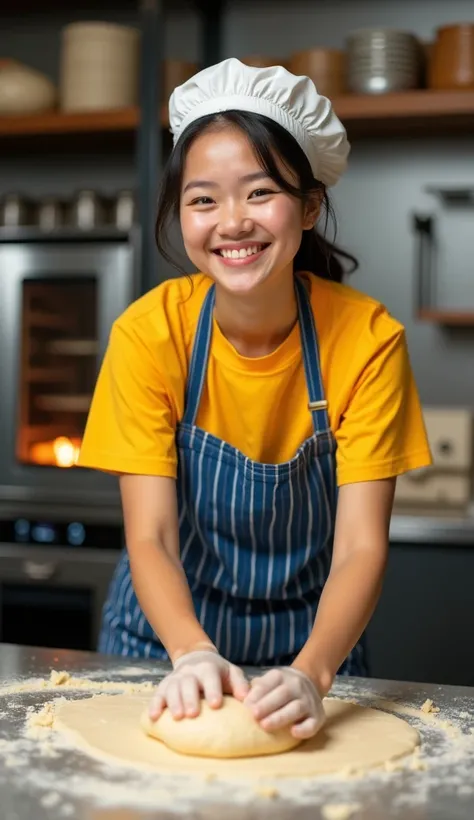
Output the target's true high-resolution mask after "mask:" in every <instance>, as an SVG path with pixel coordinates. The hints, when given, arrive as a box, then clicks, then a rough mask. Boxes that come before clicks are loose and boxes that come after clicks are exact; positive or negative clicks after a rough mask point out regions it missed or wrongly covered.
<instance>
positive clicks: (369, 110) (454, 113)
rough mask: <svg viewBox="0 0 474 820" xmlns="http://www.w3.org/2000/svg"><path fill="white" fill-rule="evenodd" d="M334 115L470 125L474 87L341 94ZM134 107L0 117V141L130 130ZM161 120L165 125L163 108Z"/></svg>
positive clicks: (378, 126) (368, 126)
mask: <svg viewBox="0 0 474 820" xmlns="http://www.w3.org/2000/svg"><path fill="white" fill-rule="evenodd" d="M334 108H335V111H336V113H337V114H338V116H339V117H340V118H341V120H342V121H343V122H344V124H345V125H346V126H347V129H348V131H349V134H350V136H352V137H354V136H356V137H357V136H358V137H362V136H366V137H370V136H377V135H380V134H384V135H386V136H391V135H393V136H397V135H400V134H401V135H403V134H406V135H408V136H409V135H410V134H413V133H414V132H418V133H423V134H425V135H429V134H430V132H432V133H433V134H434V136H439V135H440V131H442V132H448V133H451V132H453V131H456V132H460V131H461V132H463V131H464V132H466V133H471V134H472V132H473V130H474V91H426V90H420V91H407V92H404V93H397V94H380V95H356V94H354V95H349V94H348V95H346V96H343V97H337V98H336V99H335V100H334ZM139 118H140V112H139V109H138V108H125V109H122V110H117V111H102V112H95V111H94V112H90V113H89V112H87V113H82V114H66V113H64V114H63V113H61V112H59V111H52V112H49V113H46V114H37V115H28V116H15V117H6V116H3V117H0V141H2V142H3V141H5V140H11V139H12V138H17V137H23V138H27V137H32V136H35V137H41V136H43V137H45V136H48V135H50V136H51V135H56V136H59V137H64V139H66V138H67V137H68V136H70V137H72V136H74V135H76V136H77V135H79V136H80V135H85V134H90V135H94V134H95V135H99V134H110V133H124V134H127V133H128V134H133V133H134V132H135V131H136V129H137V126H138V123H139ZM161 122H162V125H163V127H164V128H167V127H168V116H167V110H166V107H164V108H163V110H162V112H161Z"/></svg>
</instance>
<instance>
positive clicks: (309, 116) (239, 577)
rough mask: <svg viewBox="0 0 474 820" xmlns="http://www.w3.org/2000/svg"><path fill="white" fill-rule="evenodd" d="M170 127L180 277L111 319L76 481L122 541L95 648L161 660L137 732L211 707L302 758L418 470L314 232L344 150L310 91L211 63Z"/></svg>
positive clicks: (361, 324)
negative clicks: (239, 713) (403, 494)
mask: <svg viewBox="0 0 474 820" xmlns="http://www.w3.org/2000/svg"><path fill="white" fill-rule="evenodd" d="M170 117H171V120H170V121H171V129H172V131H173V134H174V139H175V145H174V149H173V152H172V154H171V157H170V159H169V162H168V165H167V167H166V169H165V172H164V176H163V180H162V187H161V195H160V201H159V208H158V220H157V240H158V247H159V249H160V251H161V252H162V253H163V255H164V256H167V257H168V258H170V256H169V251H168V245H167V237H168V230H169V227H170V223H171V222H172V221H173V219H174V218H178V219H179V222H180V227H181V232H182V237H183V240H184V245H185V248H186V252H187V254H188V256H189V259H190V260H191V262H192V263H193V264H194V265H195V267H196V269H197V270H198V271H200V273H197V274H196V275H194V276H192V277H185V276H183V277H180V278H176V279H172V280H170V281H166V282H164V283H162V284H161V285H160V286H159V287H157V288H156V289H154V290H153V291H151V292H150V293H147V294H146V295H145V296H143V297H142V298H141V299H139V300H138V301H137V302H135V303H134V304H132V305H131V306H130V307H129V308H128V309H127V310H126V311H125V313H124V314H123V315H122V316H121V317H120V318H119V319H118V321H117V322H116V323H115V324H114V327H113V329H112V332H111V336H110V343H109V347H108V350H107V354H106V356H105V359H104V362H103V365H102V369H101V373H100V376H99V380H98V383H97V388H96V391H95V396H94V400H93V403H92V409H91V412H90V416H89V420H88V424H87V430H86V434H85V439H84V443H83V447H82V453H81V460H80V464H81V465H82V466H87V467H93V468H97V469H102V470H107V471H111V472H114V473H118V474H119V475H120V488H121V495H122V501H123V511H124V520H125V531H126V540H127V551H126V553H125V554H124V555H123V557H122V559H121V560H120V562H119V565H118V568H117V571H116V573H115V577H114V580H113V582H112V585H111V589H110V594H109V598H108V601H107V603H106V606H105V611H104V620H103V630H102V635H101V639H100V650H101V651H104V652H109V653H116V654H121V655H131V656H134V657H140V656H144V657H152V658H160V659H166V658H170V659H171V662H172V665H173V671H171V672H170V674H169V675H168V676H167V677H166V678H165V679H164V680H163V681H162V682H161V683H160V685H159V686H158V688H157V692H156V696H155V698H154V700H153V703H152V706H151V714H152V716H153V717H155V718H156V717H158V715H159V714H160V713H161V711H162V709H163V708H164V707H165V705H167V706H168V707H169V708H170V710H171V711H172V713H173V715H174V717H175V718H177V719H178V718H181V717H184V716H189V717H192V716H195V715H197V714H198V713H199V708H200V698H201V697H202V696H204V697H205V698H206V699H207V700H208V702H209V703H210V704H211V705H212V706H215V707H219V706H220V705H221V703H222V694H223V692H229V693H231V694H233V695H234V696H235V697H237V698H240V699H241V700H244V701H245V702H246V703H247V704H248V705H249V708H251V709H252V711H253V714H254V716H255V718H256V719H257V720H258V721H259V722H260V724H261V726H262V727H263V728H264V729H267V730H269V731H271V730H274V729H277V728H279V727H281V726H291V731H292V733H293V734H294V735H295V736H296V737H309V736H311V735H313V734H314V733H315V732H316V731H317V730H318V728H319V727H320V726H321V725H322V722H323V720H324V712H323V709H322V704H321V699H322V697H323V696H324V695H325V694H326V693H327V692H328V690H329V689H330V687H331V683H332V681H333V678H334V676H335V675H336V673H337V672H338V671H339V672H341V673H343V674H350V675H360V674H364V672H365V670H366V667H365V662H364V652H363V644H362V642H361V636H362V635H363V632H364V629H365V627H366V625H367V623H368V621H369V619H370V617H371V615H372V613H373V611H374V608H375V605H376V602H377V599H378V597H379V593H380V590H381V586H382V579H383V575H384V569H385V564H386V559H387V547H388V529H389V520H390V515H391V509H392V502H393V494H394V488H395V480H396V476H397V475H398V474H399V473H402V472H403V471H406V470H411V469H414V468H418V467H422V466H425V465H428V464H429V463H430V454H429V449H428V445H427V440H426V435H425V430H424V426H423V420H422V414H421V410H420V404H419V399H418V396H417V391H416V387H415V384H414V381H413V377H412V373H411V369H410V364H409V358H408V354H407V348H406V343H405V335H404V330H403V327H402V326H401V325H400V324H399V323H398V322H397V321H396V320H395V319H393V318H392V317H391V316H390V315H389V314H388V312H387V310H386V309H385V308H384V307H383V306H382V305H381V304H379V303H378V302H376V301H374V300H373V299H371V298H369V297H368V296H365V295H363V294H361V293H358V292H357V291H356V290H353V289H352V288H350V287H348V286H346V285H343V284H341V279H342V276H343V266H342V263H341V258H342V259H344V258H345V259H349V260H350V259H352V257H349V256H348V255H347V254H343V253H342V252H341V251H339V250H337V249H336V248H335V247H334V246H333V245H331V244H330V243H329V242H328V241H326V240H325V239H324V238H322V237H321V236H320V235H319V234H318V233H317V232H316V229H315V226H316V223H317V222H318V220H320V216H321V212H322V211H324V210H326V213H327V208H328V199H327V193H326V190H327V187H328V186H331V185H333V184H335V183H336V182H337V180H338V179H339V177H340V176H341V174H342V173H343V171H344V170H345V167H346V161H347V156H348V152H349V145H348V142H347V139H346V134H345V131H344V128H343V126H342V125H341V123H340V122H339V120H338V119H337V117H336V116H335V114H334V112H333V111H332V108H331V105H330V103H329V101H328V100H327V99H325V98H324V97H321V96H320V95H319V94H318V93H317V91H316V89H315V87H314V85H313V84H312V82H311V81H310V80H309V79H308V78H306V77H295V76H293V75H292V74H290V73H289V72H287V71H286V70H285V69H283V68H281V67H273V68H265V69H256V68H250V67H247V66H245V65H242V64H241V63H240V62H239V61H238V60H235V59H230V60H226V61H224V62H223V63H221V64H219V65H217V66H214V67H212V68H209V69H206V70H204V71H202V72H200V73H199V74H197V75H196V76H195V77H194V78H192V79H191V80H190V81H188V82H187V83H185V84H184V85H183V86H181V87H179V88H178V89H176V91H175V92H174V94H173V96H172V98H171V101H170ZM353 261H354V260H353ZM241 664H249V665H250V664H251V665H255V666H259V667H263V666H273V667H275V668H273V669H271V670H270V671H268V672H265V673H262V674H261V675H259V676H257V677H256V678H254V680H253V682H252V686H251V687H250V685H249V683H248V681H247V678H246V676H245V675H244V672H243V671H242V670H241V669H240V665H241Z"/></svg>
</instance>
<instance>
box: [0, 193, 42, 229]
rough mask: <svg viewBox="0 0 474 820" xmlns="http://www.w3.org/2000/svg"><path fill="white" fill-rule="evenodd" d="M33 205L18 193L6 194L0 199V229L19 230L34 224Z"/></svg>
mask: <svg viewBox="0 0 474 820" xmlns="http://www.w3.org/2000/svg"><path fill="white" fill-rule="evenodd" d="M34 221H35V220H34V204H33V202H32V201H31V200H29V199H27V198H26V197H24V196H22V194H19V193H13V192H12V193H7V194H5V195H4V196H3V197H1V199H0V227H2V228H19V227H21V226H24V225H33V224H34Z"/></svg>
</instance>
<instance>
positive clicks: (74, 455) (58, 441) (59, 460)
mask: <svg viewBox="0 0 474 820" xmlns="http://www.w3.org/2000/svg"><path fill="white" fill-rule="evenodd" d="M53 453H54V458H55V460H56V464H57V466H58V467H73V466H74V465H75V464H77V460H78V458H79V447H77V445H75V444H73V442H72V441H71V439H69V438H66V436H59V437H58V438H55V439H54V441H53Z"/></svg>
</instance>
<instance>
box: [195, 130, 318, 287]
mask: <svg viewBox="0 0 474 820" xmlns="http://www.w3.org/2000/svg"><path fill="white" fill-rule="evenodd" d="M281 170H282V173H283V174H284V176H285V177H286V178H287V179H288V180H289V181H290V182H291V183H293V184H297V181H296V180H295V179H294V178H292V176H291V174H290V172H289V171H288V170H287V169H284V168H283V167H282V168H281ZM317 215H318V208H317V207H316V208H315V206H314V205H313V207H312V208H309V207H308V206H305V205H303V203H302V202H301V200H299V199H297V198H296V197H294V196H292V195H291V194H289V193H287V192H286V191H283V190H282V189H281V188H280V187H279V186H278V185H277V184H276V183H275V182H274V181H273V180H272V179H271V178H270V177H268V176H267V175H266V173H265V171H263V170H262V167H261V165H260V163H259V161H258V159H257V157H256V156H255V153H254V152H253V150H252V148H251V145H250V143H249V141H248V139H247V137H246V136H245V134H244V133H243V132H242V131H241V130H240V129H239V128H236V127H235V126H232V125H228V126H225V127H221V128H218V129H216V128H210V129H208V130H207V131H205V132H204V133H202V134H201V135H200V136H198V137H197V138H196V139H195V141H194V142H193V143H192V145H191V147H190V148H189V151H188V153H187V157H186V162H185V166H184V173H183V179H182V187H181V200H180V221H181V230H182V234H183V240H184V245H185V248H186V252H187V254H188V256H189V258H190V259H191V261H192V262H193V264H194V265H195V266H196V268H197V269H198V270H200V271H203V272H204V273H206V274H208V275H209V276H210V277H211V278H212V279H213V280H214V281H215V282H216V284H217V285H218V286H221V287H222V288H224V289H225V290H226V291H228V292H233V293H239V294H241V295H244V294H246V293H250V292H251V291H253V290H254V289H255V288H258V287H260V286H262V285H263V283H266V282H268V284H270V281H271V282H274V283H276V282H277V281H280V280H281V277H288V276H291V275H292V273H293V260H294V257H295V255H296V253H297V251H298V248H299V246H300V243H301V236H302V231H303V230H307V229H309V228H311V227H313V225H314V224H315V221H316V218H317Z"/></svg>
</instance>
